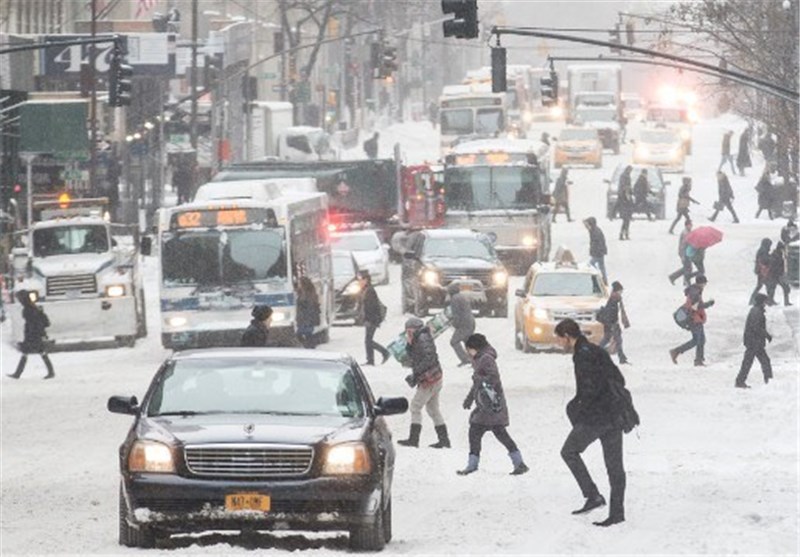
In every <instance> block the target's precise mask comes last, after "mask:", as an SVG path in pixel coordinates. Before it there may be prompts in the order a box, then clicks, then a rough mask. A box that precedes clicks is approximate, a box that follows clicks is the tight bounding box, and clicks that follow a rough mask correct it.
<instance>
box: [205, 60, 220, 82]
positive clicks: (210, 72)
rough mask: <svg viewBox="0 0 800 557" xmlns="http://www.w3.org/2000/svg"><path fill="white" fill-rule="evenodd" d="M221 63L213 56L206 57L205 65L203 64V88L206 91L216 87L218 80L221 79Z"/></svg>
mask: <svg viewBox="0 0 800 557" xmlns="http://www.w3.org/2000/svg"><path fill="white" fill-rule="evenodd" d="M221 65H222V64H221V62H220V60H219V58H217V57H215V56H208V55H206V57H205V63H204V64H203V86H204V88H206V89H213V88H214V87H216V86H217V84H218V83H219V81H220V79H221V78H222V69H221V68H220V66H221Z"/></svg>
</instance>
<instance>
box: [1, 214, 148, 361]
mask: <svg viewBox="0 0 800 557" xmlns="http://www.w3.org/2000/svg"><path fill="white" fill-rule="evenodd" d="M103 201H105V200H104V199H84V200H76V201H72V202H65V201H63V200H62V202H61V206H60V207H59V205H58V202H55V203H54V202H51V201H48V202H45V203H41V202H40V203H37V204H35V205H34V207H35V209H36V210H37V212H38V211H40V212H41V215H42V220H39V221H35V222H34V223H33V224H32V226H31V227H30V228H29V229H28V230H26V231H22V232H20V240H21V242H20V243H21V244H22V245H20V246H19V247H16V248H13V250H12V269H11V272H12V276H13V291H14V301H15V302H16V299H17V293H18V292H20V291H22V290H24V291H26V292H27V293H28V296H29V297H30V298H31V299H32V300H34V301H36V303H37V304H39V305H40V306H41V307H42V308H43V309H44V311H45V313H46V314H47V316H48V318H49V319H50V327H49V328H48V329H47V336H48V339H49V342H50V343H51V344H52V345H54V346H56V347H62V346H65V345H87V344H95V343H98V342H104V341H113V342H114V343H116V345H117V346H133V345H134V344H135V342H136V339H137V338H141V337H144V336H146V335H147V325H146V314H145V299H144V289H143V286H142V275H141V270H140V262H139V260H140V250H139V246H137V245H136V243H135V242H134V241H133V237H134V236H133V235H132V231H131V230H130V229H129V227H127V226H124V225H114V224H111V223H109V222H108V221H107V220H106V219H105V218H104V217H103V215H102V213H103V209H102V203H103ZM68 203H69V205H70V206H66V205H67V204H68ZM48 205H50V206H51V207H48ZM142 252H143V253H144V254H145V255H146V254H147V253H149V245H148V244H147V243H146V242H145V243H144V244H143V246H142ZM12 308H13V309H12V310H11V312H10V313H11V324H12V338H13V340H14V341H15V342H21V341H22V339H23V337H24V329H25V323H24V320H23V318H22V311H21V305H20V304H19V303H14V304H12Z"/></svg>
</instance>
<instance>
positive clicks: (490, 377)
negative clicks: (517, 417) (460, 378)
mask: <svg viewBox="0 0 800 557" xmlns="http://www.w3.org/2000/svg"><path fill="white" fill-rule="evenodd" d="M472 369H473V374H472V388H471V389H470V391H469V394H467V399H466V401H465V402H468V403H469V404H470V405H471V404H472V403H473V402H474V403H475V408H473V410H472V413H471V414H470V416H469V423H471V424H475V425H484V426H489V427H493V426H507V425H508V423H509V420H508V406H507V405H506V396H505V394H504V393H503V383H502V381H501V380H500V371H499V370H498V369H497V352H496V351H495V349H494V348H492V347H491V346H487V347H486V348H483V349H482V350H481V351H480V352H478V353H477V354H476V355H475V358H474V359H473V360H472ZM484 383H485V384H487V385H488V386H489V387H490V388H491V389H492V390H493V391H494V393H495V395H496V397H497V400H496V401H495V404H494V407H493V405H492V401H491V399H490V398H489V397H488V396H487V395H486V393H485V391H484V389H483V385H484Z"/></svg>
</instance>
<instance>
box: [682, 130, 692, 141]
mask: <svg viewBox="0 0 800 557" xmlns="http://www.w3.org/2000/svg"><path fill="white" fill-rule="evenodd" d="M691 136H692V134H691V133H689V130H681V139H683V140H684V141H686V140H687V139H689V138H690V137H691Z"/></svg>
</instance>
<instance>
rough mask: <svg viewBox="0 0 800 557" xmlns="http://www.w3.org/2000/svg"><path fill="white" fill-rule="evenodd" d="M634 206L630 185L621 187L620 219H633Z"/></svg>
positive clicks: (618, 205) (618, 208)
mask: <svg viewBox="0 0 800 557" xmlns="http://www.w3.org/2000/svg"><path fill="white" fill-rule="evenodd" d="M633 205H634V203H633V192H632V191H631V187H630V186H629V185H628V186H625V187H621V188H620V189H619V195H618V196H617V211H618V212H619V216H620V218H623V219H625V218H628V219H629V218H631V215H633ZM598 230H599V229H598ZM603 243H605V238H604V239H603Z"/></svg>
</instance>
